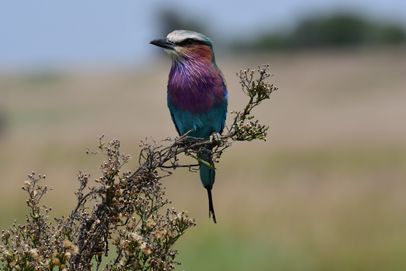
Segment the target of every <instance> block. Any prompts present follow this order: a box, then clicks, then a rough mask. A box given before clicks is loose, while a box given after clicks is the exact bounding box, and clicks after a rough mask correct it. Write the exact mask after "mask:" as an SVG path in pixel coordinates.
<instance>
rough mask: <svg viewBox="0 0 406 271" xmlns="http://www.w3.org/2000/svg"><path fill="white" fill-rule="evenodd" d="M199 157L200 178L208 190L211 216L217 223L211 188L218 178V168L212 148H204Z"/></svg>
mask: <svg viewBox="0 0 406 271" xmlns="http://www.w3.org/2000/svg"><path fill="white" fill-rule="evenodd" d="M198 157H199V159H201V161H200V162H199V164H200V180H201V181H202V184H203V186H204V188H206V190H207V195H208V198H209V217H213V221H214V223H216V215H215V213H214V207H213V198H212V195H211V189H212V187H213V184H214V181H215V178H216V170H215V168H214V163H213V160H212V157H211V151H210V150H203V151H201V152H199V153H198ZM203 161H204V162H203Z"/></svg>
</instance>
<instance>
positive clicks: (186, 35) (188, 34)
mask: <svg viewBox="0 0 406 271" xmlns="http://www.w3.org/2000/svg"><path fill="white" fill-rule="evenodd" d="M166 38H167V39H168V40H169V41H171V42H174V43H176V42H181V41H183V40H185V39H196V40H201V41H210V40H209V39H208V38H207V37H206V36H205V35H203V34H200V33H198V32H194V31H189V30H175V31H172V32H171V33H169V34H168V35H167V36H166Z"/></svg>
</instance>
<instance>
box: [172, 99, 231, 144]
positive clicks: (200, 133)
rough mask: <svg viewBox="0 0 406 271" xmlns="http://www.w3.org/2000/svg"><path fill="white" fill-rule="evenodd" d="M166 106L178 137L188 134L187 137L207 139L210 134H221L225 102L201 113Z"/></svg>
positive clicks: (225, 107) (224, 116)
mask: <svg viewBox="0 0 406 271" xmlns="http://www.w3.org/2000/svg"><path fill="white" fill-rule="evenodd" d="M168 106H169V110H170V111H171V116H172V120H173V122H174V123H175V126H176V129H177V131H178V133H179V135H184V134H186V133H188V136H191V137H197V138H205V139H207V138H209V137H210V135H211V134H213V133H221V132H222V131H223V129H224V123H225V120H226V113H227V102H226V101H225V102H224V103H222V104H220V105H217V106H215V107H212V108H211V109H210V110H208V111H206V112H201V113H191V112H189V111H185V110H179V109H176V108H174V107H173V106H171V105H170V104H168Z"/></svg>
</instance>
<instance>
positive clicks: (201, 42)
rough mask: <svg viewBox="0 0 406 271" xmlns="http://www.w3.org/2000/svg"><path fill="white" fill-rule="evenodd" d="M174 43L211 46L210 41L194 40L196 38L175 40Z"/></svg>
mask: <svg viewBox="0 0 406 271" xmlns="http://www.w3.org/2000/svg"><path fill="white" fill-rule="evenodd" d="M175 44H176V45H179V46H187V45H193V44H203V45H208V46H211V45H210V43H208V42H206V41H203V40H196V39H191V38H188V39H184V40H182V41H179V42H176V43H175Z"/></svg>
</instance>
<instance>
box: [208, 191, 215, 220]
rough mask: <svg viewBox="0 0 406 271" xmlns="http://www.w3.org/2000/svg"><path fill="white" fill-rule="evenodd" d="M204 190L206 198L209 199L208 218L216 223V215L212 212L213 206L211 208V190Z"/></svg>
mask: <svg viewBox="0 0 406 271" xmlns="http://www.w3.org/2000/svg"><path fill="white" fill-rule="evenodd" d="M206 189H207V196H208V198H209V217H213V222H214V223H217V221H216V213H215V212H214V206H213V198H212V196H211V188H206Z"/></svg>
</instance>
